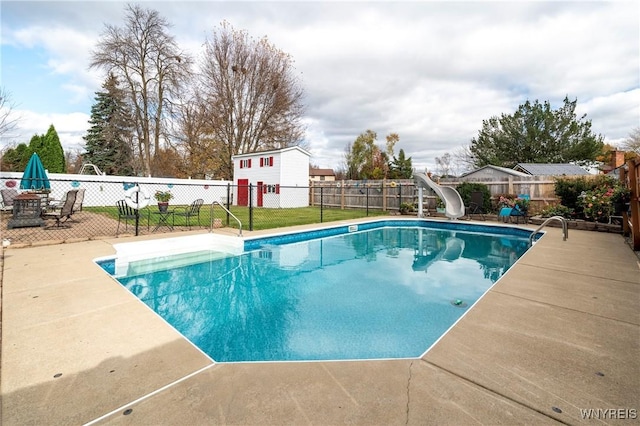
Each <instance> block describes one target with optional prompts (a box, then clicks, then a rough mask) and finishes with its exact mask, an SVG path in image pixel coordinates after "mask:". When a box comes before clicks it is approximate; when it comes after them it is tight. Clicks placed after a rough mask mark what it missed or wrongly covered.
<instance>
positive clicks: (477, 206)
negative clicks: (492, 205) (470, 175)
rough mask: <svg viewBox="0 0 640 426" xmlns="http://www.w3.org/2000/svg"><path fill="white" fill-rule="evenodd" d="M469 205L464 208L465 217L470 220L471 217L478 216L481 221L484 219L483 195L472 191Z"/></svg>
mask: <svg viewBox="0 0 640 426" xmlns="http://www.w3.org/2000/svg"><path fill="white" fill-rule="evenodd" d="M469 198H470V201H469V205H468V206H466V212H467V216H469V219H471V215H473V214H479V215H480V217H481V218H482V220H485V217H484V194H483V193H482V192H480V191H473V192H472V193H471V194H469Z"/></svg>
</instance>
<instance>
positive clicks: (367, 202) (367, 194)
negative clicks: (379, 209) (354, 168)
mask: <svg viewBox="0 0 640 426" xmlns="http://www.w3.org/2000/svg"><path fill="white" fill-rule="evenodd" d="M366 190H367V192H366V196H365V200H366V202H365V203H366V205H367V217H369V187H368V186H367V187H366Z"/></svg>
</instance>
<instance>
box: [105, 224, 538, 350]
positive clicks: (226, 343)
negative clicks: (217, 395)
mask: <svg viewBox="0 0 640 426" xmlns="http://www.w3.org/2000/svg"><path fill="white" fill-rule="evenodd" d="M527 238H528V234H527V233H520V234H518V233H516V235H509V233H505V232H503V233H502V234H499V235H491V234H488V233H486V232H485V233H483V232H466V231H456V230H451V229H429V228H424V227H405V226H394V227H382V228H373V229H369V230H365V231H358V232H353V233H346V234H339V235H335V236H330V237H324V238H319V239H312V240H306V241H297V242H292V243H288V244H275V243H274V242H277V241H276V240H273V239H262V240H259V241H258V240H257V241H254V242H252V243H249V242H247V243H245V247H251V248H252V249H251V250H250V251H247V252H245V253H244V254H242V255H239V256H230V255H226V256H225V255H221V254H220V253H215V252H208V251H203V252H198V253H192V254H190V255H188V256H186V257H185V255H181V256H178V257H176V259H174V260H173V261H172V260H171V259H169V260H167V258H166V257H165V258H163V259H162V261H160V262H157V261H154V260H153V259H151V260H145V261H144V262H138V263H137V264H132V265H130V266H129V270H130V271H131V272H130V274H129V275H128V276H123V277H117V279H118V280H119V281H120V282H121V283H122V284H123V285H124V286H125V287H126V288H128V289H129V290H130V291H131V292H132V293H134V294H135V295H136V296H138V297H139V298H140V299H141V300H142V301H143V302H144V303H145V304H147V305H148V306H149V307H150V308H151V309H153V310H154V311H155V312H156V313H158V314H159V315H160V316H161V317H163V318H164V319H165V320H166V321H167V322H168V323H169V324H171V325H172V326H173V327H175V328H176V329H177V330H178V331H179V332H181V333H182V334H183V335H184V336H185V337H187V338H188V339H189V340H191V342H193V343H194V344H195V345H196V346H197V347H199V348H200V349H201V350H202V351H203V352H205V353H206V354H208V355H209V356H210V357H211V358H212V359H214V360H216V361H218V362H233V361H275V360H329V359H380V358H408V357H419V356H421V355H422V354H423V353H424V352H425V351H426V350H427V349H428V348H429V347H430V346H431V345H432V344H433V343H434V342H436V341H437V340H438V338H439V337H440V336H442V334H443V333H445V332H446V331H447V330H448V329H449V328H450V327H451V326H452V325H453V324H454V323H455V322H456V321H457V320H458V319H459V318H460V317H461V316H462V315H463V314H464V313H465V312H466V311H467V309H468V308H469V307H470V306H471V305H473V303H475V301H477V300H478V298H480V297H481V296H482V295H483V294H484V293H485V292H486V291H487V290H488V289H489V288H490V287H491V286H492V285H493V283H495V281H496V280H497V279H498V278H499V277H500V276H501V275H502V274H504V273H505V272H506V271H507V269H509V267H510V266H511V265H512V264H513V263H514V262H515V261H516V260H517V259H518V258H519V257H520V256H521V255H522V254H523V253H524V252H525V251H526V250H527V248H528V240H527ZM285 240H286V239H285ZM113 265H114V264H113V262H101V266H102V267H103V268H104V269H105V270H107V271H108V272H110V273H112V274H113V273H114V267H113ZM166 265H171V266H172V267H170V268H168V267H167V266H166Z"/></svg>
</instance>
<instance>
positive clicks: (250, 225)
mask: <svg viewBox="0 0 640 426" xmlns="http://www.w3.org/2000/svg"><path fill="white" fill-rule="evenodd" d="M249 231H253V184H252V183H250V184H249Z"/></svg>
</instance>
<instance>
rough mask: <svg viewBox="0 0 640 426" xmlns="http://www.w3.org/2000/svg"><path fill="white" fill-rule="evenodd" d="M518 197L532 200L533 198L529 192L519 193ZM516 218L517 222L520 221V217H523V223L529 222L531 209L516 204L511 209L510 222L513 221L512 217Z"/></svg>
mask: <svg viewBox="0 0 640 426" xmlns="http://www.w3.org/2000/svg"><path fill="white" fill-rule="evenodd" d="M518 198H521V199H523V200H530V199H531V198H530V197H529V194H518ZM514 218H515V221H516V223H520V218H522V221H523V223H528V222H529V210H528V209H526V208H525V209H521V208H520V206H517V205H516V206H514V207H513V208H512V209H511V214H510V215H509V222H511V221H512V219H514Z"/></svg>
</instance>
